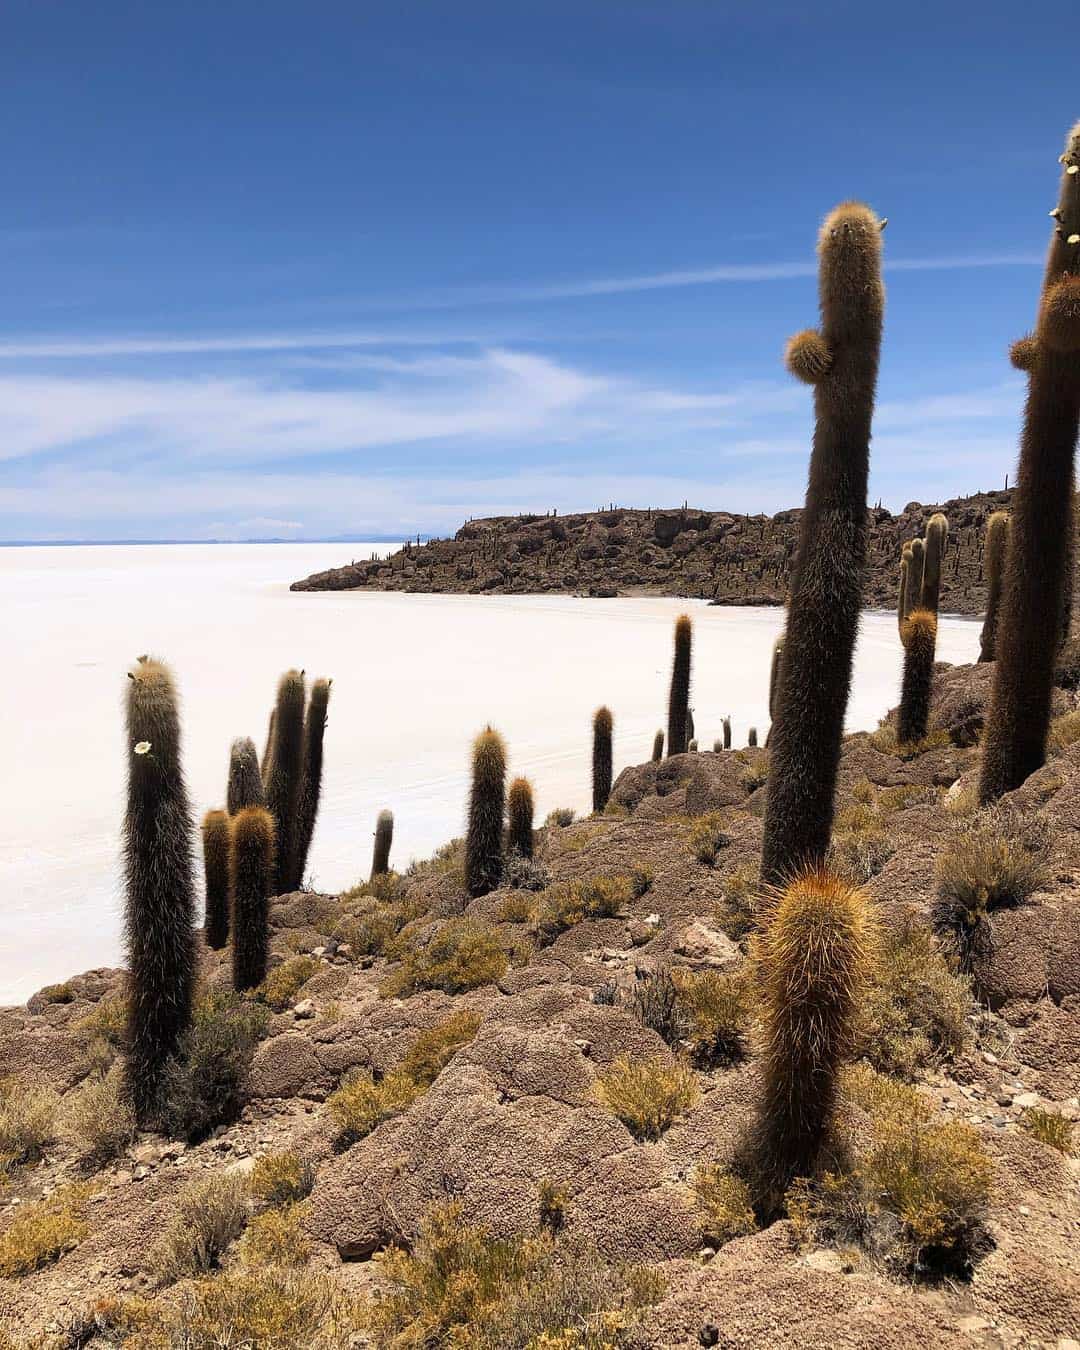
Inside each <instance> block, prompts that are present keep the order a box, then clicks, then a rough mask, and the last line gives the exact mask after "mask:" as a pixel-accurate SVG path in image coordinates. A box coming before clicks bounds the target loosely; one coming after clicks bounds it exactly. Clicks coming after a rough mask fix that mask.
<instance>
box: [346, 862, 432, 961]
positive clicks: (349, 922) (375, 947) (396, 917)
mask: <svg viewBox="0 0 1080 1350" xmlns="http://www.w3.org/2000/svg"><path fill="white" fill-rule="evenodd" d="M376 880H378V878H376ZM350 894H351V893H350ZM342 900H343V902H346V897H344V896H343V897H342ZM426 912H427V911H426V909H425V907H424V905H423V904H422V903H421V902H420V901H419V900H408V899H404V898H402V899H400V900H396V899H389V900H386V899H380V898H378V897H377V896H374V895H372V894H371V893H370V892H369V891H368V889H367V888H366V887H365V888H362V889H361V890H360V891H358V892H357V893H356V897H355V898H353V899H351V900H349V901H348V902H346V903H344V913H343V914H342V915H341V916H340V917H339V918H338V920H337V922H336V923H335V924H334V925H333V927H332V928H331V930H330V931H331V934H332V936H333V937H335V938H336V939H337V941H338V942H347V943H348V944H349V946H350V947H351V948H352V950H353V955H354V956H382V955H384V954H385V953H386V951H387V948H389V947H390V946H391V945H392V944H393V942H394V939H395V938H396V937H397V935H398V934H399V933H400V932H401V930H402V929H403V928H404V927H405V926H406V925H407V924H410V923H413V922H414V921H415V920H416V919H420V918H423V916H424V914H425V913H426Z"/></svg>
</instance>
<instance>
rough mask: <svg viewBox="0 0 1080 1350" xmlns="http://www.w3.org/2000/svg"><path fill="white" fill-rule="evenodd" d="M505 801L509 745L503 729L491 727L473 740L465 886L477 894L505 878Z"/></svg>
mask: <svg viewBox="0 0 1080 1350" xmlns="http://www.w3.org/2000/svg"><path fill="white" fill-rule="evenodd" d="M505 804H506V746H505V744H504V743H503V738H502V737H501V736H500V735H499V733H498V732H497V731H493V730H492V728H491V727H487V728H486V729H485V730H484V731H482V732H481V733H480V735H479V736H477V738H476V740H475V742H474V743H473V753H472V790H471V792H470V794H469V824H468V829H467V830H466V833H465V887H466V889H467V890H468V892H469V894H470V895H471V896H473V897H474V898H475V897H476V896H479V895H487V893H488V891H493V890H494V889H495V888H496V886H498V884H499V882H500V880H501V879H502V868H503V855H502V847H503V811H504V808H505Z"/></svg>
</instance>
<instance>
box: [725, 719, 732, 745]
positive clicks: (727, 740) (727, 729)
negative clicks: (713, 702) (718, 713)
mask: <svg viewBox="0 0 1080 1350" xmlns="http://www.w3.org/2000/svg"><path fill="white" fill-rule="evenodd" d="M723 726H724V749H725V750H730V749H731V718H730V717H725V718H724V722H723Z"/></svg>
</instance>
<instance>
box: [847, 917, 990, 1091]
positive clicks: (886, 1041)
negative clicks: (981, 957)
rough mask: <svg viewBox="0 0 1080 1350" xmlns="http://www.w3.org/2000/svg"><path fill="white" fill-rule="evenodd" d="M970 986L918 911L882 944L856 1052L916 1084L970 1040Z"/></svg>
mask: <svg viewBox="0 0 1080 1350" xmlns="http://www.w3.org/2000/svg"><path fill="white" fill-rule="evenodd" d="M971 1006H972V1004H971V981H970V980H969V979H968V978H967V977H966V976H965V975H962V974H960V973H959V972H957V971H956V970H955V969H954V967H953V964H952V963H950V962H949V961H948V960H947V959H946V957H945V955H944V954H943V953H942V951H941V948H940V946H939V944H938V943H937V941H936V940H935V938H934V935H933V933H932V932H931V931H930V929H929V928H928V927H927V925H926V924H925V923H924V922H922V921H921V920H920V918H919V916H918V915H917V914H916V913H914V912H913V911H908V912H906V913H905V914H904V915H902V916H901V919H900V922H899V923H898V925H897V926H896V927H895V928H894V929H892V930H891V931H888V932H886V933H885V934H884V936H883V937H882V939H881V942H880V945H879V950H878V959H877V962H876V965H875V969H874V973H873V977H872V979H871V983H870V985H869V988H868V989H867V991H866V994H865V996H864V998H863V1001H862V1006H861V1011H860V1015H859V1025H858V1031H857V1036H858V1051H857V1053H858V1054H860V1055H861V1056H863V1057H864V1058H865V1059H867V1060H868V1061H869V1062H870V1063H871V1064H872V1065H873V1067H874V1068H875V1069H878V1070H879V1071H880V1072H881V1073H887V1074H893V1075H897V1076H899V1077H902V1078H907V1079H912V1078H914V1077H915V1075H916V1074H917V1073H918V1071H919V1070H921V1069H924V1068H926V1067H928V1066H929V1065H931V1064H934V1063H937V1062H938V1061H940V1060H942V1059H948V1058H951V1057H952V1056H953V1055H956V1054H958V1053H959V1052H960V1051H961V1050H963V1048H964V1046H965V1045H966V1043H967V1040H968V1031H967V1016H968V1013H969V1012H970V1011H971Z"/></svg>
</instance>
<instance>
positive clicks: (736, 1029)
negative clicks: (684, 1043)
mask: <svg viewBox="0 0 1080 1350" xmlns="http://www.w3.org/2000/svg"><path fill="white" fill-rule="evenodd" d="M675 988H676V996H677V999H678V1003H679V1009H680V1011H681V1012H682V1014H683V1019H684V1022H685V1026H686V1030H687V1035H688V1037H689V1039H690V1042H691V1044H692V1045H693V1049H694V1055H695V1057H696V1058H697V1059H699V1060H701V1061H703V1062H704V1063H706V1064H715V1063H717V1062H719V1061H723V1060H731V1059H737V1058H738V1057H739V1056H740V1055H741V1054H742V1053H743V1051H744V1050H745V1047H746V1038H747V1035H748V1034H749V1031H750V1023H751V1020H752V1018H753V1007H754V992H753V990H752V988H751V986H750V982H749V980H748V979H747V977H746V975H745V973H744V972H743V971H741V970H740V971H723V972H721V971H717V970H703V971H700V972H697V973H691V972H685V973H682V974H680V976H679V978H678V979H677V980H676V982H675Z"/></svg>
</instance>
